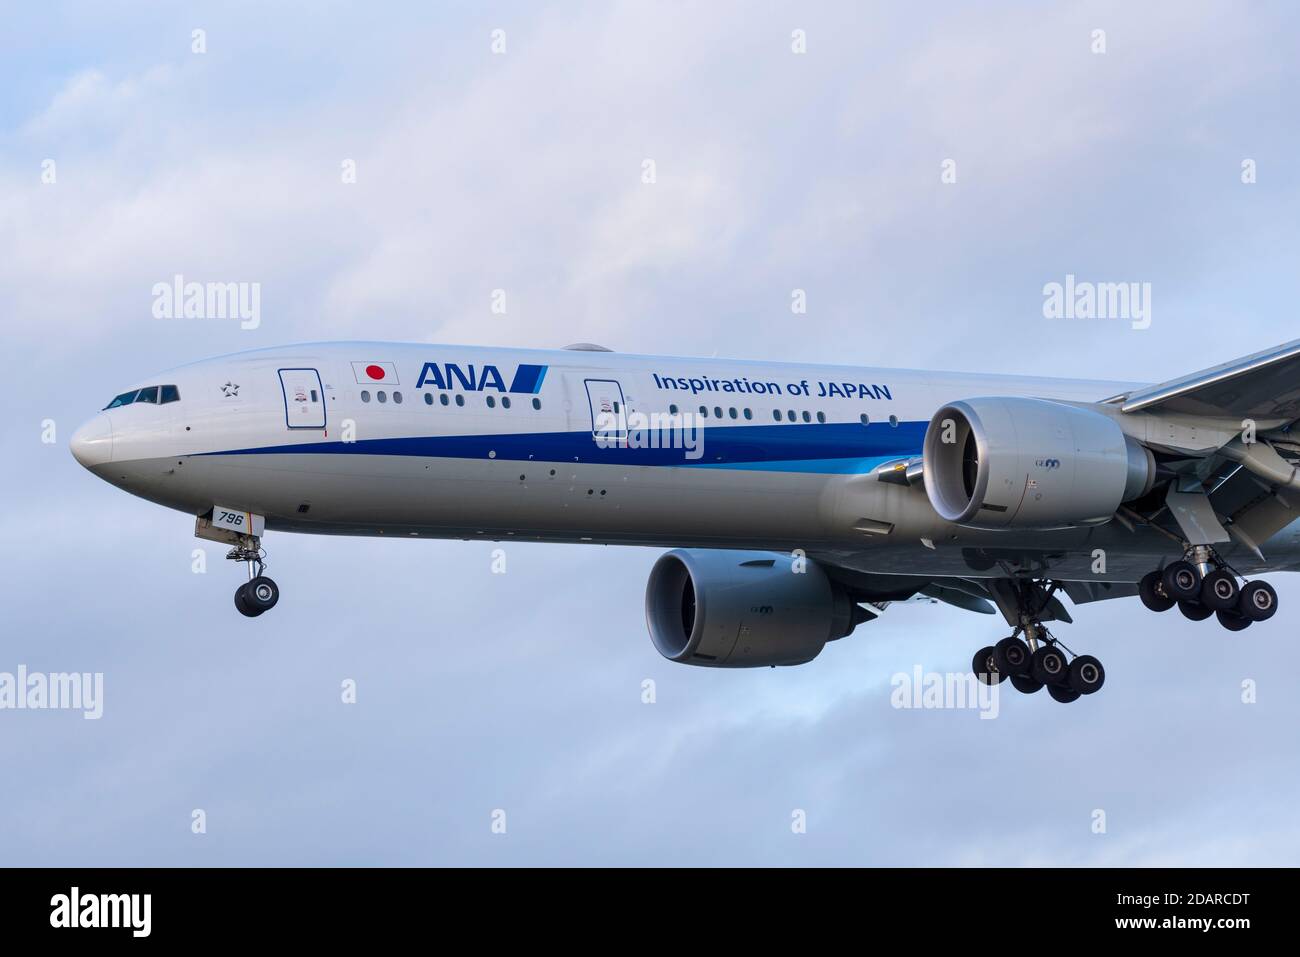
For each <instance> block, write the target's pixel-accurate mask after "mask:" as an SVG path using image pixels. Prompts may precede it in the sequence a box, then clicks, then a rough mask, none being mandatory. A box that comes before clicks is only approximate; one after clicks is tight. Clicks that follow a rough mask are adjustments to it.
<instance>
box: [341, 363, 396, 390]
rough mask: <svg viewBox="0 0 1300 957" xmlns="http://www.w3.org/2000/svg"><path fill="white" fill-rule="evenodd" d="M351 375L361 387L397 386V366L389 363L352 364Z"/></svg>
mask: <svg viewBox="0 0 1300 957" xmlns="http://www.w3.org/2000/svg"><path fill="white" fill-rule="evenodd" d="M352 374H353V375H354V376H355V377H356V380H357V382H359V383H360V384H362V385H367V384H376V385H377V384H380V383H382V384H384V385H398V384H399V382H398V380H397V366H395V365H393V363H391V362H353V363H352Z"/></svg>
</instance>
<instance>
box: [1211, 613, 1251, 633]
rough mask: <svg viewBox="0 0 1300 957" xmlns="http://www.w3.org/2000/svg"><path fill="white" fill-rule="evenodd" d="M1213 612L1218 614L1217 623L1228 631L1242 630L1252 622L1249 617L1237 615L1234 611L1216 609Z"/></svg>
mask: <svg viewBox="0 0 1300 957" xmlns="http://www.w3.org/2000/svg"><path fill="white" fill-rule="evenodd" d="M1215 614H1216V615H1218V616H1219V624H1221V625H1222V626H1223V627H1224V628H1227V629H1228V630H1229V631H1243V630H1244V629H1246V628H1249V627H1250V626H1251V624H1253V622H1251V620H1250V619H1249V618H1246V617H1244V616H1242V615H1238V614H1237V613H1236V612H1235V611H1216V612H1215Z"/></svg>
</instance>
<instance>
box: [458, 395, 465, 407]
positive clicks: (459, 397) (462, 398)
mask: <svg viewBox="0 0 1300 957" xmlns="http://www.w3.org/2000/svg"><path fill="white" fill-rule="evenodd" d="M456 404H457V405H461V406H463V405H464V404H465V397H464V396H463V395H457V396H456Z"/></svg>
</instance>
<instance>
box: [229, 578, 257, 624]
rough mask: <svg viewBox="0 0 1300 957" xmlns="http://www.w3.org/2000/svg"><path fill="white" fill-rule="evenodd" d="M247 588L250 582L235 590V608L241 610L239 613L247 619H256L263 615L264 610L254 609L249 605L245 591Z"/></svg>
mask: <svg viewBox="0 0 1300 957" xmlns="http://www.w3.org/2000/svg"><path fill="white" fill-rule="evenodd" d="M247 588H248V582H244V584H242V585H240V586H239V587H238V588H236V589H235V607H236V608H237V609H239V613H240V614H241V615H243V616H244V617H245V618H256V617H257V616H258V615H260V614H261V613H262V610H261V609H259V608H254V607H253V606H252V605H250V604H249V603H248V597H247V595H246V594H245V589H247Z"/></svg>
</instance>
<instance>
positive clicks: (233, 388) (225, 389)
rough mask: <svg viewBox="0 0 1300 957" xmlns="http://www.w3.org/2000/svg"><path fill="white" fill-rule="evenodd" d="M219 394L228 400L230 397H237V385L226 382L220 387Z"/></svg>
mask: <svg viewBox="0 0 1300 957" xmlns="http://www.w3.org/2000/svg"><path fill="white" fill-rule="evenodd" d="M221 394H222V395H224V396H225V397H226V398H227V399H228V398H230V397H231V396H232V395H233V396H237V395H239V385H238V384H237V383H234V382H227V383H226V384H225V385H223V386H222V387H221Z"/></svg>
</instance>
